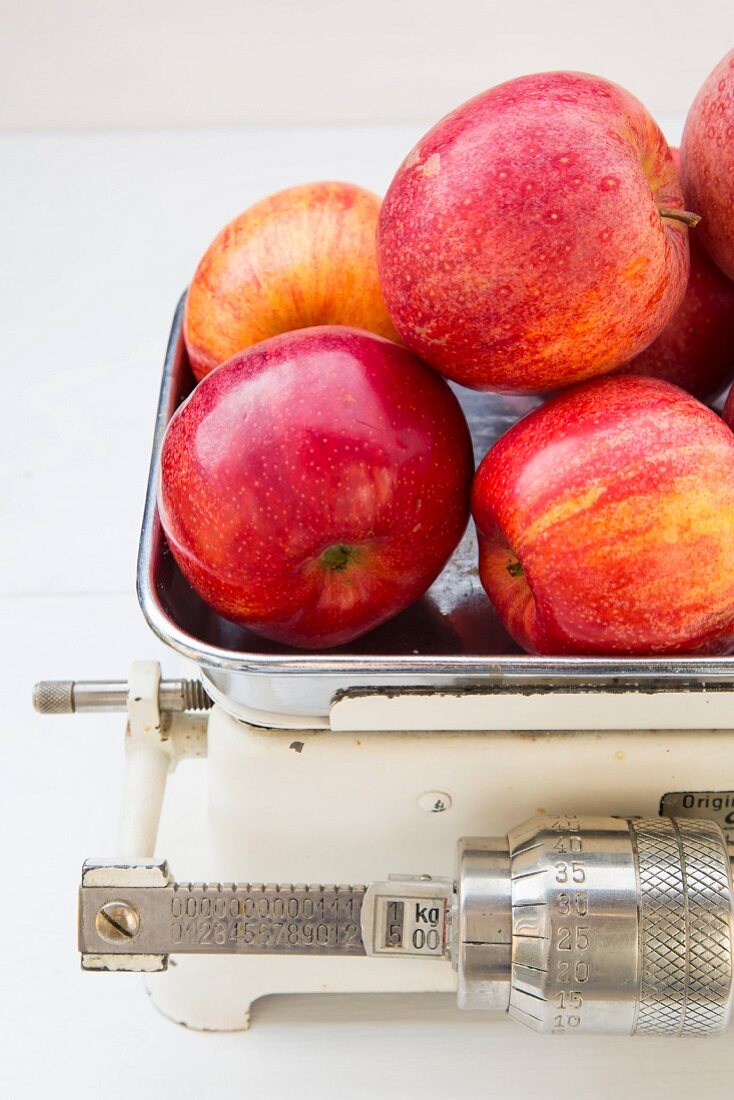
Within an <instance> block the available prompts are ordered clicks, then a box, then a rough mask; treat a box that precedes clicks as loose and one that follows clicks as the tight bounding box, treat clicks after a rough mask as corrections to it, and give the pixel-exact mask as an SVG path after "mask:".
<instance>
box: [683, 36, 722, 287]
mask: <svg viewBox="0 0 734 1100" xmlns="http://www.w3.org/2000/svg"><path fill="white" fill-rule="evenodd" d="M680 160H681V179H682V182H683V190H684V192H685V194H686V196H687V198H688V200H689V201H690V202H691V204H692V208H693V209H694V210H695V211H696V212H697V213H699V214H701V215H703V220H702V222H701V225H700V227H699V229H698V230H697V232H698V235H699V237H700V240H701V242H702V243H703V245H704V246H705V248H706V251H707V252H708V253H709V255H710V256H711V257H712V259H714V260H715V261H716V263H717V264H718V265H719V267H720V268H721V270H722V271H723V272H724V274H725V275H728V276H729V278H730V279H734V50H731V51H730V52H729V53H728V54H727V55H726V57H724V58H722V59H721V61H720V62H719V64H718V65H717V66H716V68H715V69H714V70H713V72H712V73H710V74H709V76H708V77H707V78H706V80H705V81H704V82H703V85H702V87H701V89H700V91H699V93H698V95H697V96H696V98H695V100H694V101H693V106H692V107H691V109H690V111H689V112H688V118H687V119H686V125H685V129H684V131H683V141H682V142H681V150H680Z"/></svg>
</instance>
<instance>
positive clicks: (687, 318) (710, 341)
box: [619, 149, 734, 401]
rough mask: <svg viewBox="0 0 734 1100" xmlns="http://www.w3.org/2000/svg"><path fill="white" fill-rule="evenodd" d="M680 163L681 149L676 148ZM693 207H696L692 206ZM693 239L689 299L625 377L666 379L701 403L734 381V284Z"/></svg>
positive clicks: (694, 234)
mask: <svg viewBox="0 0 734 1100" xmlns="http://www.w3.org/2000/svg"><path fill="white" fill-rule="evenodd" d="M671 153H672V154H673V159H674V160H675V162H676V165H677V164H678V150H677V149H671ZM690 205H693V204H690ZM700 232H701V226H700V225H698V226H696V228H695V229H694V230H693V232H692V233H691V234H690V235H689V242H690V247H691V275H690V278H689V280H688V288H687V290H686V294H685V297H684V299H683V301H682V303H681V305H680V307H679V308H678V310H677V311H676V313H674V315H673V317H672V318H671V319H670V321H668V323H667V325H666V326H665V328H664V329H663V331H662V332H661V333H660V335H659V336H658V338H657V340H655V341H653V343H652V344H650V346H649V347H648V348H646V349H645V351H643V352H641V353H640V354H639V355H636V356H635V358H634V359H633V360H632V361H631V362H630V363H628V364H627V366H626V367H623V368H622V369H621V371H620V372H619V373H620V374H645V375H648V376H650V377H652V378H664V379H665V380H666V381H667V382H674V383H675V384H676V386H681V387H682V388H683V389H684V390H688V392H689V393H692V394H693V396H694V397H698V398H700V399H701V400H702V401H713V399H714V398H715V397H718V395H719V394H720V393H721V391H722V390H723V389H724V388H725V387H726V385H727V383H728V382H730V381H731V379H732V378H733V377H734V282H732V280H731V279H728V278H727V277H726V275H723V274H722V272H721V270H720V269H719V268H718V267H717V266H716V264H715V263H714V262H713V260H711V259H710V258H709V256H708V254H707V253H706V251H705V250H704V248H703V246H702V245H701V244H700V241H699V234H700Z"/></svg>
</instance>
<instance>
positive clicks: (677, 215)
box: [658, 206, 701, 229]
mask: <svg viewBox="0 0 734 1100" xmlns="http://www.w3.org/2000/svg"><path fill="white" fill-rule="evenodd" d="M658 210H659V211H660V217H661V218H672V219H673V221H676V222H683V224H684V225H687V226H688V228H689V229H695V227H696V226H697V225H698V223H699V222H700V220H701V215H700V214H693V213H691V211H690V210H673V209H672V208H670V207H667V206H659V207H658Z"/></svg>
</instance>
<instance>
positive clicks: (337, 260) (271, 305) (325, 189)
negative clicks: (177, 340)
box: [184, 183, 397, 379]
mask: <svg viewBox="0 0 734 1100" xmlns="http://www.w3.org/2000/svg"><path fill="white" fill-rule="evenodd" d="M379 210H380V200H379V199H378V197H377V195H373V194H372V193H371V192H370V191H365V190H364V189H363V188H361V187H355V186H354V185H353V184H351V183H305V184H302V185H301V186H299V187H290V188H288V190H286V191H279V192H278V193H277V194H276V195H271V196H270V197H269V198H267V199H263V200H262V202H258V203H256V204H255V206H252V207H250V209H249V210H246V211H245V212H244V214H240V216H239V217H237V218H235V219H234V221H232V222H230V223H229V225H227V226H225V228H224V229H223V230H222V231H221V233H220V234H219V235H218V236H217V237H216V239H215V240H214V241H213V242H212V244H211V245H210V246H209V248H208V249H207V251H206V254H205V255H204V257H203V259H202V261H201V263H200V264H199V266H198V268H197V269H196V274H195V275H194V278H193V280H192V283H191V286H190V287H189V293H188V295H187V298H186V313H185V317H184V338H185V340H186V348H187V350H188V353H189V361H190V363H191V369H192V370H193V372H194V374H195V375H196V377H197V378H198V379H201V378H203V377H204V376H205V375H206V374H208V373H209V371H211V370H213V369H214V367H217V366H219V364H220V363H224V362H225V361H226V360H227V359H230V358H231V357H232V356H233V355H235V354H236V353H237V352H238V351H242V349H243V348H247V347H250V346H251V345H252V344H257V343H259V342H260V340H266V339H268V337H270V336H277V335H278V334H279V333H281V332H290V331H292V330H293V329H297V328H307V327H309V326H312V325H354V326H355V327H357V328H364V329H367V330H368V331H370V332H376V333H377V334H378V335H380V336H386V337H388V338H389V339H397V334H396V332H395V329H394V328H393V326H392V323H391V321H390V318H389V316H388V312H387V308H386V306H385V302H384V299H383V297H382V291H381V290H380V284H379V281H378V277H377V256H376V252H375V232H376V229H377V215H378V213H379Z"/></svg>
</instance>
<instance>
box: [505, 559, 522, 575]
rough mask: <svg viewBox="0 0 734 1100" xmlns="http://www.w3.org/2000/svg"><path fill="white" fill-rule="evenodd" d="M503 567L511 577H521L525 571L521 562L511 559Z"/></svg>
mask: <svg viewBox="0 0 734 1100" xmlns="http://www.w3.org/2000/svg"><path fill="white" fill-rule="evenodd" d="M505 568H506V569H507V572H508V573H509V574H510V576H511V577H522V576H523V575H524V573H525V570H524V569H523V567H522V562H519V561H511V562H510V563H509V565H507V566H506V567H505Z"/></svg>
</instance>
